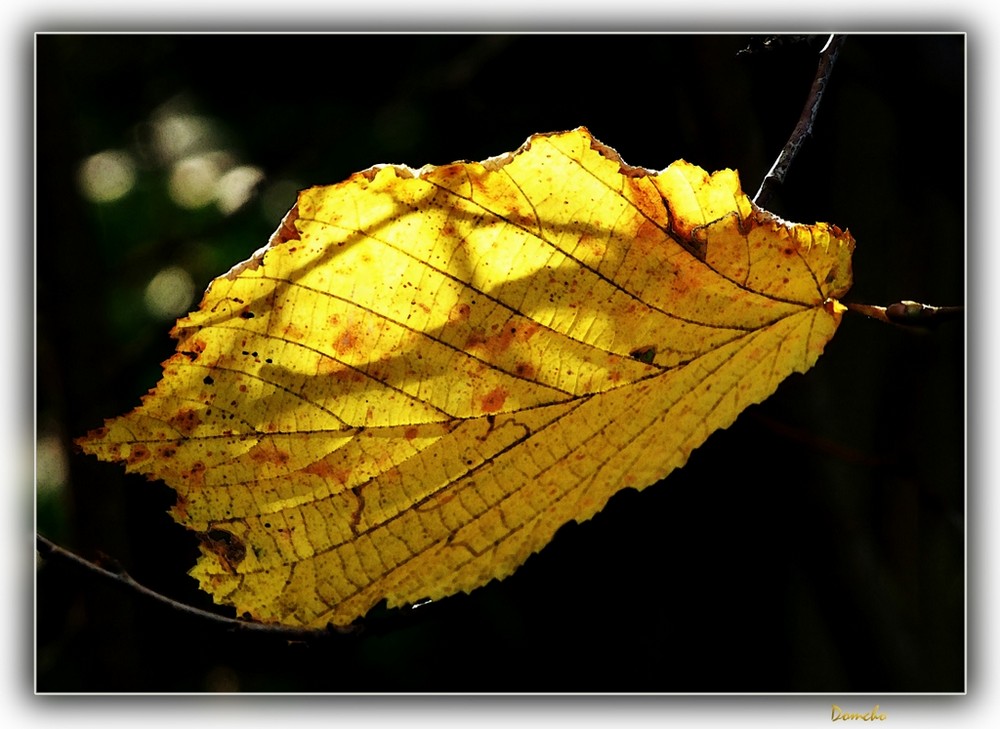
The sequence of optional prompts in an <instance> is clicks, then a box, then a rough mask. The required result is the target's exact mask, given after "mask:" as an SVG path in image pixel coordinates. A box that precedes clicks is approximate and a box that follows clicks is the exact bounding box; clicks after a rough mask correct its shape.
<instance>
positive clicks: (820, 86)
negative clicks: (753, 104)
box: [753, 35, 845, 207]
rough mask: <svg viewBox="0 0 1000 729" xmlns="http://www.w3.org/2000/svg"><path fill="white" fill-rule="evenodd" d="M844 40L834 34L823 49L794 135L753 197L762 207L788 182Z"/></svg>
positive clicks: (810, 129) (809, 132) (809, 131)
mask: <svg viewBox="0 0 1000 729" xmlns="http://www.w3.org/2000/svg"><path fill="white" fill-rule="evenodd" d="M844 39H845V36H842V35H831V36H830V39H829V40H828V41H827V43H826V45H825V46H824V47H823V50H822V51H821V52H820V59H819V67H818V68H817V69H816V77H815V78H814V79H813V83H812V87H811V88H810V89H809V96H808V97H807V98H806V105H805V107H804V108H803V109H802V114H801V115H800V116H799V122H798V124H796V125H795V129H794V130H792V136H791V137H789V138H788V142H787V143H786V144H785V147H784V149H782V150H781V154H779V155H778V158H777V159H776V160H775V161H774V164H773V165H772V166H771V169H770V171H768V173H767V174H766V175H765V176H764V181H763V182H761V184H760V189H759V190H757V194H756V195H754V196H753V201H754V203H755V204H756V205H758V206H760V207H765V206H766V205H767V202H768V200H769V199H770V197H771V193H772V192H773V191H774V188H776V187H777V186H778V185H780V184H782V183H783V182H784V181H785V175H787V174H788V168H789V167H790V166H791V164H792V161H793V160H794V159H795V156H796V155H797V154H798V153H799V149H800V148H801V147H802V143H803V142H804V141H805V139H806V137H808V136H809V135H810V134H812V128H813V123H814V122H815V121H816V113H817V112H818V111H819V104H820V101H822V100H823V92H824V91H825V90H826V84H827V81H829V79H830V73H831V72H832V71H833V64H834V63H836V61H837V55H838V54H839V53H840V48H841V46H843V45H844Z"/></svg>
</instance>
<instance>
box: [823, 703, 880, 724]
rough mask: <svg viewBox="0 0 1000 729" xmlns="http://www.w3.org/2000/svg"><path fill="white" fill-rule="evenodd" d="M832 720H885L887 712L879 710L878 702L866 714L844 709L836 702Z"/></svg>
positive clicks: (831, 713) (832, 711) (831, 715)
mask: <svg viewBox="0 0 1000 729" xmlns="http://www.w3.org/2000/svg"><path fill="white" fill-rule="evenodd" d="M830 721H885V712H884V711H879V706H878V704H875V708H874V709H872V710H871V711H868V712H865V713H864V714H859V713H855V712H851V711H844V710H843V709H841V708H840V707H839V706H837V705H836V704H834V705H833V709H832V710H831V711H830Z"/></svg>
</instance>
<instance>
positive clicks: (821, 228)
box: [79, 128, 854, 626]
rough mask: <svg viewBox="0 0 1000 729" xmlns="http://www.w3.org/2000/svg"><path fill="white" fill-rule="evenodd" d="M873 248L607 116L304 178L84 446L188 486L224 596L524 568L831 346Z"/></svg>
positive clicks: (357, 604) (274, 614)
mask: <svg viewBox="0 0 1000 729" xmlns="http://www.w3.org/2000/svg"><path fill="white" fill-rule="evenodd" d="M853 247H854V243H853V240H852V238H851V236H850V234H849V233H847V232H844V231H841V230H840V229H839V228H837V227H836V226H832V225H827V224H824V223H817V224H815V225H811V226H806V225H795V224H791V223H787V222H785V221H782V220H780V219H778V218H776V217H775V216H773V215H772V214H770V213H768V212H765V211H763V210H760V209H758V208H756V207H755V206H754V205H753V204H752V203H751V202H750V200H749V199H748V198H747V197H746V196H745V195H744V194H743V192H742V190H741V189H740V185H739V180H738V178H737V176H736V173H735V172H733V171H729V170H726V171H722V172H717V173H715V174H714V175H709V174H707V173H706V172H704V171H703V170H702V169H700V168H698V167H695V166H693V165H691V164H688V163H686V162H683V161H680V162H675V163H674V164H672V165H670V166H669V167H668V168H667V169H666V170H663V171H662V172H659V173H655V172H651V171H649V170H645V169H641V168H635V167H630V166H628V165H626V164H625V163H624V162H623V161H622V160H621V159H620V157H619V156H618V154H617V153H616V152H615V151H614V150H611V149H609V148H608V147H606V146H604V145H602V144H600V143H599V142H597V141H596V140H595V139H594V138H593V137H592V136H591V135H590V133H589V132H588V131H587V130H585V129H582V128H581V129H577V130H574V131H571V132H565V133H559V134H548V135H535V136H533V137H531V138H530V139H529V140H528V142H527V143H526V144H525V145H524V146H523V147H521V148H520V149H519V150H517V151H516V152H514V153H511V154H508V155H503V156H501V157H496V158H492V159H490V160H487V161H485V162H482V163H455V164H450V165H444V166H440V167H430V166H428V167H424V168H422V169H420V170H411V169H409V168H405V167H399V166H388V165H382V166H377V167H373V168H371V169H369V170H366V171H364V172H360V173H357V174H355V175H353V176H352V177H350V178H349V179H348V180H346V181H345V182H343V183H340V184H339V185H333V186H329V187H316V188H312V189H309V190H306V191H304V192H303V193H301V195H300V196H299V200H298V203H297V205H296V206H295V207H294V208H293V209H292V210H291V211H290V212H289V214H288V215H287V216H286V217H285V219H284V221H283V222H282V224H281V226H280V227H279V228H278V230H277V231H276V232H275V234H274V235H273V236H272V238H271V240H270V242H269V244H268V246H267V247H265V248H264V249H262V250H261V251H258V252H257V254H255V255H254V256H253V258H251V259H250V260H249V261H247V262H245V263H242V264H240V265H238V266H236V267H235V268H234V269H232V270H231V271H230V272H229V273H228V274H226V275H224V276H221V277H219V278H218V279H216V280H215V281H213V282H212V284H211V286H210V287H209V290H208V291H207V292H206V294H205V297H204V299H203V301H202V303H201V306H200V307H199V309H198V310H197V311H195V312H193V313H192V314H190V315H189V316H187V317H186V318H184V319H181V320H179V321H178V322H177V325H176V327H175V328H174V330H173V332H172V336H174V337H175V338H176V339H177V340H178V342H179V343H178V346H177V353H176V354H175V355H173V356H172V357H171V358H170V359H169V360H167V362H165V363H164V375H163V378H162V380H161V381H160V383H159V384H158V385H157V387H156V388H155V390H153V391H151V393H150V394H149V395H147V396H146V397H145V398H144V399H143V403H142V405H141V406H140V407H139V408H137V409H136V410H134V411H133V412H131V413H129V414H128V415H125V416H122V417H120V418H116V419H113V420H110V421H107V422H106V424H105V427H103V428H100V429H97V430H95V431H93V432H91V433H90V434H89V435H88V436H87V437H85V438H82V439H80V440H79V443H80V445H81V446H82V448H83V449H84V450H85V451H86V452H88V453H92V454H94V455H96V456H98V457H99V458H101V459H103V460H109V461H123V462H124V463H125V464H126V468H127V469H128V470H129V471H132V472H138V473H143V474H146V475H147V476H149V477H150V478H157V479H162V480H163V481H165V482H166V483H167V484H168V485H169V486H171V487H172V488H173V489H174V490H175V491H176V492H177V503H176V505H175V506H174V508H173V510H172V514H173V516H174V518H175V519H176V520H177V521H178V522H180V523H181V524H183V525H185V526H186V527H188V528H189V529H192V530H194V531H196V532H197V533H198V534H199V536H200V540H201V552H202V555H201V558H200V559H199V561H198V564H197V566H196V567H195V568H194V569H193V570H192V574H193V575H194V576H195V577H196V578H197V579H198V580H199V581H200V583H201V586H202V587H203V588H204V589H205V590H207V591H208V592H209V593H211V594H212V595H213V597H214V599H215V600H216V601H217V602H220V603H225V604H230V605H233V606H235V607H236V609H237V611H238V613H240V614H248V615H249V616H250V617H251V618H253V619H255V620H259V621H264V622H280V623H284V624H288V625H308V626H323V625H326V624H328V623H333V624H336V625H345V624H348V623H350V622H352V621H354V620H355V619H356V618H358V617H360V616H363V615H364V614H365V613H366V612H367V611H368V610H369V609H370V608H371V607H372V606H374V605H375V604H377V603H378V602H380V601H381V600H387V602H388V605H389V606H390V607H393V606H399V605H404V604H409V603H415V602H417V601H420V600H423V599H426V598H430V599H438V598H442V597H444V596H446V595H450V594H453V593H456V592H459V591H463V590H464V591H469V590H472V589H474V588H476V587H478V586H480V585H483V584H485V583H486V582H488V581H489V580H490V579H493V578H503V577H506V576H507V575H510V574H511V573H512V572H513V571H514V570H515V569H516V568H517V567H518V566H519V565H520V564H521V563H523V562H524V560H525V559H526V558H527V557H528V556H529V555H531V554H532V553H533V552H536V551H538V550H539V549H541V548H542V547H544V546H545V544H546V543H548V541H549V540H550V539H551V538H552V536H553V534H554V533H555V531H556V530H557V529H558V528H559V527H560V526H561V525H563V524H565V523H567V522H569V521H572V520H576V521H583V520H585V519H588V518H590V517H591V516H593V515H594V514H595V513H596V512H597V511H598V510H600V509H601V508H602V507H603V506H604V504H605V503H606V502H607V500H608V498H610V496H611V495H613V494H614V493H615V492H617V491H619V490H621V489H623V488H626V487H634V488H639V489H641V488H644V487H646V486H648V485H650V484H652V483H655V482H656V481H658V480H660V479H662V478H663V477H664V476H666V475H667V474H668V473H669V472H670V471H672V470H673V469H675V468H677V467H679V466H682V465H683V464H684V463H685V461H686V460H687V458H688V456H689V455H690V453H691V451H692V450H693V449H695V448H697V447H698V446H699V445H700V444H701V443H703V442H704V441H705V439H706V438H707V437H708V436H709V435H710V434H711V433H712V432H714V431H715V430H717V429H719V428H725V427H727V426H729V425H730V424H731V423H732V422H733V421H734V420H735V419H736V417H737V416H738V415H739V413H740V412H741V411H742V410H744V409H745V408H746V407H747V406H748V405H751V404H753V403H757V402H760V401H761V400H763V399H764V398H766V397H768V396H769V395H770V394H771V393H772V392H774V390H775V388H776V387H777V386H778V384H779V383H780V382H781V381H782V380H783V379H784V378H785V377H787V376H788V375H789V374H791V373H792V372H804V371H805V370H807V369H808V368H809V367H811V366H812V365H813V364H814V363H815V361H816V358H817V357H818V356H819V355H820V353H821V352H822V350H823V348H824V346H825V345H826V343H827V342H828V341H829V339H830V337H832V336H833V334H834V332H835V330H836V328H837V325H838V324H839V322H840V316H841V311H842V307H841V305H840V304H839V302H838V301H837V298H839V297H840V296H842V295H843V294H844V293H845V292H846V291H847V289H848V288H849V286H850V282H851V268H850V256H851V253H852V251H853Z"/></svg>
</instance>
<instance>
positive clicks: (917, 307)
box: [844, 301, 965, 328]
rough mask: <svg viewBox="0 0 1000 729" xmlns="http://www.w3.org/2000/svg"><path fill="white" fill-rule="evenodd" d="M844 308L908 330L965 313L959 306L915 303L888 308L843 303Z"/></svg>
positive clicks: (891, 305)
mask: <svg viewBox="0 0 1000 729" xmlns="http://www.w3.org/2000/svg"><path fill="white" fill-rule="evenodd" d="M844 306H846V307H847V310H848V311H853V312H854V313H855V314H863V315H865V316H867V317H869V318H871V319H877V320H878V321H880V322H883V323H885V324H894V325H896V326H901V327H909V328H914V327H920V328H928V327H931V326H935V325H937V324H941V323H942V322H945V321H950V320H953V319H957V318H959V317H961V316H962V313H963V312H964V311H965V309H964V308H963V307H961V306H929V305H927V304H918V303H917V302H916V301H897V302H896V303H895V304H889V306H872V305H871V304H849V303H845V304H844Z"/></svg>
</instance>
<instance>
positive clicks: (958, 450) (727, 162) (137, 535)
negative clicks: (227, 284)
mask: <svg viewBox="0 0 1000 729" xmlns="http://www.w3.org/2000/svg"><path fill="white" fill-rule="evenodd" d="M824 41H825V38H822V37H816V38H812V39H808V40H805V41H801V42H792V39H791V38H787V37H786V38H784V39H783V40H782V41H781V42H778V43H770V44H766V45H765V44H764V43H762V38H761V37H759V36H757V37H750V36H738V35H720V36H711V35H709V36H705V35H699V36H678V35H627V36H619V35H557V36H550V35H528V36H519V35H486V36H478V35H450V36H435V35H391V36H383V35H318V36H311V35H308V36H301V35H299V36H282V35H248V36H242V35H224V36H215V35H190V36H188V35H141V36H130V35H65V36H62V35H43V36H39V37H38V38H37V45H36V50H37V56H36V57H37V75H36V81H37V125H36V130H37V138H36V141H37V221H36V222H37V248H36V250H37V366H38V372H37V375H38V390H37V407H38V484H37V522H38V523H37V527H38V529H39V531H41V532H42V533H43V534H45V535H46V536H48V537H49V538H51V539H53V540H55V541H57V542H58V543H60V544H62V545H64V546H66V547H69V548H72V549H74V550H76V551H77V552H79V553H80V554H83V555H85V556H88V557H90V558H95V559H100V558H105V557H107V558H111V559H113V560H115V561H117V562H118V563H120V564H121V565H122V566H123V567H124V568H125V569H127V570H128V572H129V573H130V574H131V575H133V576H134V577H135V578H136V579H137V580H139V581H140V582H142V583H143V584H145V585H148V586H149V587H151V588H153V589H155V590H157V591H159V592H162V593H164V594H167V595H170V596H172V597H174V598H176V599H177V600H180V601H183V602H187V603H190V604H193V605H198V606H202V607H208V608H210V609H211V603H210V600H209V599H208V598H207V596H205V595H203V594H201V593H200V592H199V591H198V590H197V587H196V583H195V581H194V580H193V579H191V578H189V577H187V575H186V571H187V570H188V569H189V568H190V567H191V566H192V565H193V563H194V560H195V558H196V555H197V549H196V546H195V544H196V541H195V538H194V537H193V536H191V535H189V534H187V533H185V531H184V530H183V529H182V528H181V527H179V526H177V525H175V524H174V523H173V522H172V521H171V519H170V518H169V517H168V516H167V514H166V509H167V508H168V507H169V505H170V504H171V502H172V492H170V490H169V489H167V488H166V487H165V486H163V485H162V484H160V483H155V482H148V481H146V480H144V479H143V478H141V477H135V476H126V475H125V474H124V472H123V469H122V468H120V467H118V466H114V465H109V464H102V463H98V462H97V461H96V460H94V459H93V458H89V457H84V456H82V455H79V454H77V453H75V452H73V450H72V447H71V445H70V441H71V440H72V438H74V437H76V436H79V435H82V434H83V433H85V432H86V431H87V430H89V429H90V428H93V427H96V426H98V425H100V424H101V423H102V420H103V419H104V418H106V417H112V416H116V415H119V414H122V413H124V412H126V411H127V410H130V409H131V408H133V407H134V406H135V405H137V404H138V402H139V398H140V396H141V395H143V394H144V393H145V392H146V391H147V389H149V388H151V387H152V386H153V384H154V383H155V382H156V380H157V379H158V377H159V372H160V368H159V362H161V361H162V360H164V359H166V358H167V357H168V356H169V355H170V354H171V353H172V351H173V341H172V340H171V339H170V338H169V337H168V335H167V332H168V331H169V329H170V326H171V324H172V321H173V319H174V318H176V317H177V316H178V315H180V314H183V313H185V312H186V311H187V310H188V309H189V308H192V307H194V306H196V305H197V301H198V299H199V298H200V294H201V292H202V291H203V290H204V288H205V287H206V285H207V284H208V282H209V281H210V280H211V279H212V278H213V277H214V276H216V275H219V274H221V273H223V272H225V271H226V270H227V269H228V268H229V267H230V266H231V265H233V264H234V263H236V262H238V261H241V260H244V259H245V258H247V257H248V256H249V255H250V254H251V253H252V252H253V251H254V250H255V249H256V248H258V247H260V246H261V245H263V244H264V243H265V242H266V240H267V237H268V235H269V234H270V233H271V232H272V231H273V230H274V228H275V227H277V224H278V222H279V220H280V218H281V215H282V214H283V213H284V212H285V211H286V210H287V209H288V208H289V207H290V206H291V204H292V202H293V201H294V195H295V190H296V188H298V187H305V186H308V185H313V184H327V183H334V182H338V181H340V180H342V179H344V178H345V177H347V176H348V175H349V174H350V173H352V172H354V171H357V170H360V169H363V168H365V167H368V166H370V165H372V164H375V163H380V162H403V163H408V164H410V165H413V166H419V165H422V164H424V163H434V164H441V163H446V162H450V161H453V160H456V159H484V158H486V157H488V156H492V155H496V154H499V153H502V152H506V151H510V150H513V149H515V148H517V147H518V146H519V145H520V144H521V143H522V142H523V141H524V139H525V138H526V137H527V136H528V135H529V134H531V133H533V132H543V131H554V130H562V129H569V128H573V127H576V126H579V125H586V126H588V127H589V128H590V130H591V131H592V132H593V133H594V135H595V136H596V137H597V138H598V139H600V140H601V141H603V142H604V143H606V144H608V145H610V146H612V147H614V148H615V149H617V150H618V151H619V152H620V153H621V155H622V157H623V158H624V159H625V160H626V161H627V162H628V163H630V164H633V165H639V166H644V167H649V168H653V169H660V168H663V167H665V166H666V165H667V164H669V163H670V162H671V161H673V160H675V159H677V158H684V159H687V160H689V161H691V162H694V163H696V164H698V165H701V166H702V167H705V168H707V169H709V170H714V169H719V168H723V167H733V168H736V169H738V170H739V171H740V174H741V178H742V180H743V182H744V186H745V188H746V190H747V191H748V193H749V194H751V195H752V194H753V193H754V192H755V191H756V189H757V187H758V185H759V184H760V181H761V179H762V177H763V175H764V174H765V173H766V172H767V170H768V168H769V167H770V165H771V163H772V162H773V160H774V158H775V156H776V155H777V153H778V151H779V150H780V149H781V147H782V145H783V144H784V143H785V141H786V139H787V137H788V135H789V133H790V132H791V129H792V127H793V126H794V124H795V122H796V120H797V119H798V116H799V113H800V111H801V109H802V105H803V102H804V100H805V97H806V93H807V91H808V88H809V85H810V83H811V80H812V77H813V74H814V72H815V69H816V63H817V60H818V52H819V51H820V49H821V47H822V45H823V43H824ZM747 47H750V48H752V49H754V50H753V52H752V53H743V54H741V53H739V52H740V51H741V50H742V49H745V48H747ZM965 61H966V49H965V38H964V37H963V36H961V35H947V36H936V35H858V36H851V37H849V38H848V40H847V43H846V45H845V46H844V49H843V51H842V53H841V57H840V59H839V61H838V63H837V66H836V69H835V71H834V74H833V77H832V80H831V82H830V85H829V89H828V92H827V96H826V98H825V99H824V101H823V106H822V108H821V110H820V113H819V118H818V123H817V126H816V129H815V134H814V136H813V138H811V139H810V140H809V141H808V142H807V143H806V145H805V147H804V149H803V150H802V152H801V154H800V155H799V157H798V159H797V161H796V162H795V164H794V165H793V166H792V169H791V174H790V176H789V178H788V181H787V183H786V185H785V186H784V188H782V189H781V190H780V191H779V192H778V194H777V196H776V197H775V198H774V199H773V200H772V202H771V204H770V205H769V207H770V208H771V209H772V210H773V212H775V213H777V214H779V215H781V216H782V217H785V218H787V219H790V220H794V221H798V222H814V221H817V220H823V221H828V222H832V223H836V224H838V225H840V226H842V227H847V228H849V229H850V230H851V232H852V233H853V234H854V235H855V237H856V239H857V242H858V247H857V252H856V254H855V258H854V271H855V286H854V289H853V290H852V292H851V293H850V294H849V295H848V297H847V300H849V301H855V302H863V303H870V304H888V303H891V302H893V301H897V300H899V299H914V300H917V301H923V302H926V303H931V304H961V303H962V302H963V300H964V297H965V288H964V286H965V222H964V221H965V218H964V193H965V151H964V149H965V147H964V144H965V95H964V94H965V91H964V84H965ZM964 350H965V342H964V334H963V325H962V323H961V322H959V321H956V322H953V323H951V324H947V325H943V326H941V327H940V328H938V329H936V330H934V331H932V332H929V333H915V332H910V331H903V330H901V329H896V328H892V327H889V326H886V325H883V324H879V323H877V322H871V321H868V320H865V319H862V318H860V317H855V316H849V317H847V318H846V319H845V320H844V322H843V324H842V326H841V329H840V331H839V332H838V334H837V336H836V337H835V338H834V340H833V342H832V343H831V344H830V345H829V346H828V348H827V352H826V354H825V355H824V356H823V357H822V358H821V359H820V361H819V363H818V364H817V366H816V367H815V368H814V369H813V370H812V371H810V372H809V373H807V375H806V376H798V375H793V376H792V377H791V378H790V379H789V380H788V381H786V382H785V383H784V384H783V385H782V386H781V387H780V388H779V391H778V392H777V394H776V395H774V396H773V397H772V398H771V399H769V400H768V401H767V402H765V403H764V404H762V405H760V406H755V407H753V408H750V409H749V410H748V411H747V412H746V413H744V414H743V415H742V416H741V417H740V419H739V421H738V422H737V423H736V424H735V425H734V426H733V427H731V428H730V429H728V430H727V431H723V432H719V433H716V434H715V435H713V436H712V437H711V438H710V439H709V441H708V442H707V443H706V444H705V445H704V446H703V447H702V448H701V449H699V450H698V451H696V452H695V454H694V455H693V456H692V458H691V460H690V462H689V463H688V465H687V466H686V467H685V468H684V469H682V470H680V471H678V472H676V473H674V474H672V475H671V476H670V477H669V478H668V479H667V480H666V481H665V482H663V483H660V484H657V485H655V486H652V487H650V488H648V489H647V490H645V491H643V492H641V493H639V492H635V491H624V492H622V493H620V494H619V495H618V496H616V497H615V498H613V499H612V500H611V502H610V504H609V505H608V507H607V508H606V509H605V510H604V511H603V512H602V513H601V514H600V515H598V516H597V517H596V518H594V519H593V520H591V521H590V522H587V523H585V524H582V525H577V524H572V525H569V526H567V527H565V528H563V530H562V531H561V532H560V533H559V534H558V535H557V537H556V539H555V540H554V541H553V543H552V544H551V545H550V546H549V547H547V548H546V549H545V550H544V551H543V552H541V553H540V554H538V555H535V556H534V557H532V558H531V559H529V561H528V562H527V564H525V565H524V567H523V568H522V569H521V570H519V571H518V572H517V573H516V575H514V576H513V577H511V578H509V579H507V580H505V581H503V582H501V583H497V582H493V583H491V584H489V585H488V586H486V587H484V588H481V589H479V590H477V591H475V592H474V593H473V594H471V595H462V596H456V597H453V598H449V599H446V600H443V601H441V602H439V603H436V604H432V605H429V606H426V607H423V608H420V609H417V610H409V611H384V610H383V611H376V612H375V614H373V615H371V616H370V617H369V618H368V619H367V620H366V622H365V626H364V630H363V631H361V632H360V633H358V634H356V635H351V636H333V637H328V638H323V639H317V640H315V641H308V642H289V641H287V640H283V639H280V638H275V637H273V636H252V635H235V634H232V633H230V632H227V631H226V630H224V629H221V628H219V627H216V626H215V625H212V624H208V623H206V622H204V621H200V620H198V619H195V618H191V617H187V616H185V615H182V614H180V613H177V612H175V611H172V610H169V609H167V608H164V607H162V606H160V605H158V604H156V603H154V602H152V601H150V600H149V599H146V598H144V597H141V596H139V595H136V594H133V593H132V592H129V591H127V590H125V589H122V588H120V587H117V586H114V585H111V584H106V583H104V582H102V581H100V580H96V579H95V578H93V577H92V576H89V575H86V574H82V573H80V572H78V571H76V570H74V569H72V568H70V567H68V566H66V565H63V564H60V563H57V562H55V561H45V562H40V563H39V566H38V570H37V591H36V615H37V630H36V647H37V664H36V669H37V676H36V681H37V683H36V686H37V689H38V690H39V691H43V692H47V691H81V692H90V691H101V692H108V691H112V692H118V691H144V692H158V691H182V692H199V691H220V690H221V691H278V692H280V691H319V692H383V691H393V692H397V691H405V692H411V691H412V692H423V691H435V692H464V691H474V692H507V691H515V692H536V691H537V692H564V691H570V692H577V691H579V692H591V691H602V692H618V691H636V692H838V693H841V692H859V691H866V692H867V691H870V692H955V691H962V690H963V689H964V687H965V672H964V671H965V643H964V629H965V622H964V621H965V590H966V582H965V561H964V558H965V555H964V548H965V516H964V515H965V508H966V504H965V489H964V486H965V480H964V465H965V459H964V455H965V454H964V438H965V399H964V397H965V395H964V392H965V380H964V373H965V370H964ZM640 406H641V404H640ZM220 610H221V608H220Z"/></svg>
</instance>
